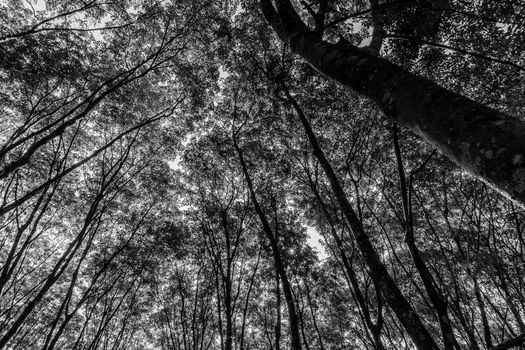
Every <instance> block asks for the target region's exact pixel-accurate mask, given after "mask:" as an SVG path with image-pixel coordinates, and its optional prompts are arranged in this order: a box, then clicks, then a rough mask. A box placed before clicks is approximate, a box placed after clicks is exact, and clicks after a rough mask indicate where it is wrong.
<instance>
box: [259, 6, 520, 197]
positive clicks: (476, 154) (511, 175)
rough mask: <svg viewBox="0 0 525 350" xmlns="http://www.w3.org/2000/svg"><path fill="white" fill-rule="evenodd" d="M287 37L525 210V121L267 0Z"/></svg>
mask: <svg viewBox="0 0 525 350" xmlns="http://www.w3.org/2000/svg"><path fill="white" fill-rule="evenodd" d="M260 4H261V8H262V11H263V14H264V16H265V18H266V19H267V20H268V22H269V23H270V24H271V26H272V27H273V28H274V30H275V31H276V32H277V34H278V35H279V37H280V38H281V39H282V40H283V41H285V42H286V43H288V44H289V45H290V48H291V50H292V51H293V52H295V53H297V54H299V55H300V56H302V57H303V58H304V59H305V60H306V61H307V62H308V63H309V64H310V65H311V66H312V67H314V68H315V69H316V70H318V71H319V72H321V73H322V74H324V75H325V76H327V77H329V78H331V79H333V80H335V81H337V82H338V83H339V84H341V85H344V86H346V87H349V88H351V89H353V90H355V91H357V92H359V93H360V94H362V95H364V96H366V97H368V98H370V99H372V100H373V101H374V102H375V103H376V104H377V105H378V106H379V108H381V110H382V111H383V112H384V113H385V115H386V116H387V117H388V118H390V119H392V120H393V121H396V122H398V123H400V124H402V125H404V126H406V127H408V128H410V129H411V130H413V131H414V132H416V133H417V134H419V135H420V136H422V137H423V138H424V139H425V140H427V141H428V142H430V143H431V144H433V145H434V146H435V147H436V148H438V149H439V150H440V151H441V152H442V153H443V154H445V155H446V156H447V157H448V158H449V159H451V160H453V161H455V162H456V163H457V164H459V165H460V166H461V167H462V168H464V169H465V170H468V171H469V172H470V173H472V174H473V175H475V176H477V177H479V178H481V179H482V180H483V181H485V182H486V183H488V184H490V185H492V186H493V187H494V188H496V189H497V190H499V191H500V192H502V193H503V194H505V195H506V196H508V197H510V198H512V199H514V200H515V201H516V202H518V203H519V205H520V206H521V207H525V123H524V122H523V121H520V120H518V119H517V118H513V117H511V116H508V115H505V114H503V113H501V112H498V111H496V110H494V109H491V108H488V107H486V106H484V105H482V104H480V103H477V102H475V101H473V100H470V99H468V98H466V97H464V96H462V95H459V94H456V93H454V92H452V91H449V90H446V89H444V88H442V87H439V86H438V85H436V84H435V83H433V82H432V81H430V80H427V79H424V78H421V77H418V76H416V75H414V74H411V73H410V72H408V71H406V70H404V69H403V68H401V67H399V66H396V65H394V64H392V63H390V62H388V61H386V60H384V59H381V58H377V57H373V56H371V55H369V54H368V53H366V52H365V51H364V50H362V49H359V48H357V47H356V46H353V45H351V44H350V43H348V42H347V41H345V40H344V39H341V40H340V41H339V42H338V43H337V44H330V43H327V42H324V41H322V40H321V39H319V37H318V36H317V35H315V34H314V33H312V31H311V30H310V29H309V28H308V27H306V25H305V24H304V23H303V22H302V20H301V19H300V17H299V16H298V15H297V13H296V12H295V10H294V8H293V6H292V5H291V4H290V2H289V0H276V5H277V10H276V9H275V8H274V7H273V5H272V3H271V1H270V0H260Z"/></svg>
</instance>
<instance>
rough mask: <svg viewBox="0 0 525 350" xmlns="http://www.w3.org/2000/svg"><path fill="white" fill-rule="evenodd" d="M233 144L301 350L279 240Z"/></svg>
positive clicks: (297, 349) (294, 348)
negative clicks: (279, 279)
mask: <svg viewBox="0 0 525 350" xmlns="http://www.w3.org/2000/svg"><path fill="white" fill-rule="evenodd" d="M233 144H234V147H235V150H236V152H237V155H238V156H239V161H240V163H241V168H242V172H243V175H244V177H245V179H246V183H247V185H248V190H249V191H250V197H251V199H252V202H253V206H254V207H255V211H256V213H257V215H258V216H259V219H260V221H261V224H262V226H263V231H264V232H265V233H266V237H267V238H268V240H269V241H270V247H271V250H272V255H273V259H274V264H275V269H276V270H277V272H278V273H279V276H280V278H281V283H282V288H283V294H284V298H285V300H286V306H287V307H288V322H289V325H290V334H291V338H292V342H291V343H292V350H301V338H300V333H299V317H298V316H297V310H296V308H295V302H294V298H293V293H292V286H291V284H290V281H289V280H288V276H286V270H285V268H284V264H283V261H282V259H281V254H280V252H279V246H278V244H277V240H276V237H275V236H274V233H273V230H272V228H271V227H270V223H269V222H268V219H267V218H266V215H265V214H264V211H263V210H262V208H261V206H260V205H259V201H258V200H257V196H256V194H255V190H254V187H253V183H252V180H251V177H250V174H249V173H248V168H247V166H246V162H245V161H244V156H243V154H242V151H241V149H240V148H239V145H238V144H237V140H236V138H235V136H234V137H233Z"/></svg>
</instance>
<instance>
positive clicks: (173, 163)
mask: <svg viewBox="0 0 525 350" xmlns="http://www.w3.org/2000/svg"><path fill="white" fill-rule="evenodd" d="M181 160H182V157H181V156H177V157H175V159H174V160H168V166H169V167H170V169H171V170H175V171H180V170H182V166H181V165H180V162H181Z"/></svg>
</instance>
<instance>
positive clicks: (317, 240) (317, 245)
mask: <svg viewBox="0 0 525 350" xmlns="http://www.w3.org/2000/svg"><path fill="white" fill-rule="evenodd" d="M306 234H307V235H308V240H307V241H306V242H307V243H308V245H309V246H310V247H312V248H313V249H314V250H315V251H316V252H317V255H318V256H319V259H321V260H324V259H325V258H326V257H327V254H326V252H325V250H324V247H323V246H322V244H321V240H322V239H323V237H321V235H320V234H319V231H317V230H316V229H315V228H313V227H310V226H308V227H307V228H306Z"/></svg>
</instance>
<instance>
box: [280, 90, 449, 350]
mask: <svg viewBox="0 0 525 350" xmlns="http://www.w3.org/2000/svg"><path fill="white" fill-rule="evenodd" d="M283 90H284V91H285V93H286V97H287V98H288V101H289V102H290V103H291V104H292V106H293V107H294V109H295V111H296V112H297V114H298V116H299V119H300V120H301V123H302V124H303V127H304V130H305V132H306V135H307V136H308V139H309V141H310V144H311V146H312V149H313V154H314V156H315V157H316V158H317V160H318V161H319V163H320V164H321V167H322V168H323V170H324V172H325V175H326V177H327V178H328V181H329V183H330V187H331V189H332V192H333V193H334V196H335V197H336V200H337V203H338V204H339V206H340V208H341V211H342V212H343V215H344V216H345V219H346V220H347V221H348V224H349V225H350V227H351V229H352V230H351V231H352V234H353V236H354V238H355V240H356V243H357V246H358V248H359V250H360V251H361V254H362V255H363V259H364V261H365V262H366V264H367V266H368V268H369V269H370V277H372V279H373V280H374V282H375V283H376V284H377V285H378V286H379V288H380V290H381V294H382V295H383V296H384V297H385V299H386V302H387V303H388V305H389V306H390V307H391V308H392V310H393V311H394V313H395V314H396V316H397V318H398V319H399V321H400V322H401V323H402V325H403V327H404V328H405V331H406V332H407V334H408V335H409V336H410V338H411V339H412V341H413V342H414V344H415V345H416V347H417V348H418V349H420V350H423V349H425V350H434V349H435V350H437V349H439V347H438V346H437V344H436V342H435V341H434V339H433V338H432V336H431V335H430V333H429V332H428V330H427V329H426V327H425V325H424V324H423V322H422V320H421V318H420V317H419V315H418V314H417V313H416V312H415V310H414V309H413V308H412V305H410V303H409V302H408V301H407V299H406V298H405V296H404V295H403V293H401V290H400V289H399V287H398V286H397V284H396V282H395V281H394V279H393V278H392V277H391V276H390V274H389V273H388V270H387V269H386V267H385V265H384V264H383V263H382V261H381V259H380V257H379V254H378V253H377V251H376V250H375V248H374V246H373V244H372V242H371V241H370V239H369V237H368V235H367V234H366V233H365V231H364V229H363V226H362V224H361V221H360V220H359V218H358V216H357V214H356V213H355V211H354V210H353V208H352V206H351V204H350V202H349V201H348V198H347V197H346V195H345V193H344V191H343V188H342V186H341V184H340V182H339V179H338V178H337V176H336V174H335V172H334V170H333V168H332V166H331V164H330V162H329V161H328V159H327V158H326V157H325V155H324V152H323V150H322V149H321V146H320V145H319V143H318V142H317V137H316V136H315V134H314V132H313V130H312V128H311V126H310V123H309V122H308V119H307V118H306V116H305V115H304V113H303V111H302V109H301V107H300V106H299V104H298V103H297V101H296V100H295V99H294V98H293V97H292V96H291V94H290V92H289V91H288V90H287V89H286V87H284V86H283Z"/></svg>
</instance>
